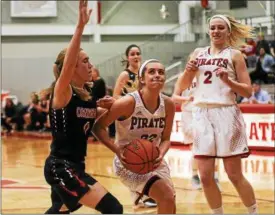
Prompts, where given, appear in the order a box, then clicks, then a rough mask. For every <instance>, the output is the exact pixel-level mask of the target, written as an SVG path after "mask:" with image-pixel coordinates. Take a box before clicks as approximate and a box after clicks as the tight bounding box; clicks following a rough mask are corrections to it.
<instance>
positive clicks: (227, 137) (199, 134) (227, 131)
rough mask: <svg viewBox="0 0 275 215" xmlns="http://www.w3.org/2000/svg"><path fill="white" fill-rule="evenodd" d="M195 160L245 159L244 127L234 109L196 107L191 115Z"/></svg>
mask: <svg viewBox="0 0 275 215" xmlns="http://www.w3.org/2000/svg"><path fill="white" fill-rule="evenodd" d="M193 131H194V142H193V153H194V155H195V157H201V156H207V157H222V158H224V157H230V156H237V155H242V157H247V156H248V155H249V149H248V146H247V137H246V131H245V123H244V119H243V116H242V113H241V110H240V109H239V107H238V106H237V105H231V106H219V107H211V108H208V107H199V108H196V109H195V111H194V112H193Z"/></svg>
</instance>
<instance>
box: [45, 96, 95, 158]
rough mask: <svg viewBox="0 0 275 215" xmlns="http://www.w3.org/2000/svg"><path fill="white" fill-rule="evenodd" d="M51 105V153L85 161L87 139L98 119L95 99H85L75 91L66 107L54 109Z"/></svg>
mask: <svg viewBox="0 0 275 215" xmlns="http://www.w3.org/2000/svg"><path fill="white" fill-rule="evenodd" d="M51 103H52V99H51ZM51 106H52V105H50V112H49V113H50V115H49V116H50V123H51V128H52V136H53V140H52V144H51V155H54V156H57V157H62V158H66V159H68V160H72V161H84V160H85V156H86V152H87V140H88V137H89V134H90V132H91V128H92V126H93V124H94V121H95V119H96V101H95V99H94V98H92V99H91V100H90V101H83V100H81V99H80V98H79V97H78V96H77V95H76V93H75V92H73V95H72V98H71V100H70V101H69V103H68V105H67V106H66V107H64V108H61V109H53V108H52V107H51Z"/></svg>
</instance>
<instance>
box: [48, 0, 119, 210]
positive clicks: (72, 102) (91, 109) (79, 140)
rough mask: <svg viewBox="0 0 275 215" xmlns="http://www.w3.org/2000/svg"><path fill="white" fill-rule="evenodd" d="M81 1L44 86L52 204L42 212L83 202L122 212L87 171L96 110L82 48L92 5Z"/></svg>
mask: <svg viewBox="0 0 275 215" xmlns="http://www.w3.org/2000/svg"><path fill="white" fill-rule="evenodd" d="M87 4H88V1H87V0H80V1H79V18H78V24H77V26H76V30H75V33H74V35H73V37H72V39H71V42H70V44H69V46H68V48H67V49H65V50H63V51H61V52H60V54H59V55H58V57H57V60H56V62H55V63H56V67H57V74H56V78H57V79H56V82H54V83H53V85H52V87H51V88H49V89H48V91H44V92H48V93H49V94H50V95H51V100H50V122H51V128H52V137H53V140H52V144H51V152H50V155H49V156H48V158H47V159H46V162H45V167H44V175H45V179H46V181H47V183H48V184H49V185H50V186H51V200H52V206H51V207H50V208H49V209H48V210H47V211H46V214H69V213H70V212H73V211H75V210H77V209H78V208H80V207H81V206H82V205H85V206H87V207H90V208H94V209H96V210H97V211H99V212H101V213H104V214H121V213H123V207H122V205H121V204H120V203H119V202H118V200H117V199H116V198H115V197H114V196H113V195H112V194H110V193H109V192H108V191H107V190H106V189H105V188H104V187H103V186H102V185H101V184H99V183H98V182H97V181H96V180H95V179H94V178H93V177H91V176H90V175H88V174H87V173H85V156H86V152H87V140H88V135H89V133H90V130H91V127H92V126H93V123H94V120H95V118H96V117H97V116H98V115H100V111H99V110H98V109H97V106H96V101H95V99H93V98H91V96H90V95H91V93H90V92H89V87H88V86H86V84H85V83H86V82H87V81H89V80H90V79H91V72H92V65H91V63H90V62H89V58H88V56H87V54H86V53H85V52H84V51H83V50H82V49H81V48H80V43H81V37H82V33H83V30H84V27H85V25H86V24H87V23H88V21H89V18H90V15H91V10H88V7H87Z"/></svg>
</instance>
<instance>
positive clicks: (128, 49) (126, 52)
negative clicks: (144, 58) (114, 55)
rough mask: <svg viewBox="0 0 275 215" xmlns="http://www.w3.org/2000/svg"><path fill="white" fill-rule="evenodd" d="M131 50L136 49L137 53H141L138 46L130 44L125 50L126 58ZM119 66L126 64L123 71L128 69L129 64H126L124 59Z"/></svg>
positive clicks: (126, 61)
mask: <svg viewBox="0 0 275 215" xmlns="http://www.w3.org/2000/svg"><path fill="white" fill-rule="evenodd" d="M132 48H138V49H139V51H140V52H141V50H140V47H139V46H138V45H136V44H131V45H129V46H128V47H127V48H126V50H125V56H126V57H128V56H129V52H130V50H131V49H132ZM121 64H122V65H123V66H125V64H126V66H125V69H127V68H128V67H129V62H128V60H127V59H126V60H125V59H122V61H121Z"/></svg>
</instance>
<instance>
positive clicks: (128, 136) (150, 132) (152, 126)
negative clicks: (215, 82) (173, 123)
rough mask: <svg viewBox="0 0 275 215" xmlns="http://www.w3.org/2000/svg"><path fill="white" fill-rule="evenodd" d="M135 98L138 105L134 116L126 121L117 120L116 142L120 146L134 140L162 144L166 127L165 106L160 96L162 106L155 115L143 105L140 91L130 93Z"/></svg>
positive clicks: (160, 105)
mask: <svg viewBox="0 0 275 215" xmlns="http://www.w3.org/2000/svg"><path fill="white" fill-rule="evenodd" d="M128 95H131V96H133V97H134V99H135V101H136V104H135V109H134V112H133V114H132V115H131V116H130V117H129V118H127V119H126V120H123V121H119V120H116V122H115V123H116V140H115V143H116V144H118V145H120V146H121V145H126V144H128V143H129V142H130V141H131V140H134V139H140V138H143V139H148V140H150V141H152V142H154V143H156V144H157V145H159V144H160V142H161V136H162V132H163V130H164V127H165V115H166V114H165V104H164V99H163V97H162V94H160V96H159V98H160V104H159V107H158V109H157V110H156V111H155V113H153V114H152V113H150V112H149V111H148V110H147V109H146V107H145V106H144V104H143V101H142V98H141V96H140V94H139V92H138V91H135V92H133V93H129V94H128Z"/></svg>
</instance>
